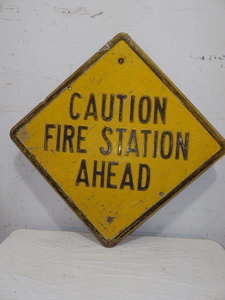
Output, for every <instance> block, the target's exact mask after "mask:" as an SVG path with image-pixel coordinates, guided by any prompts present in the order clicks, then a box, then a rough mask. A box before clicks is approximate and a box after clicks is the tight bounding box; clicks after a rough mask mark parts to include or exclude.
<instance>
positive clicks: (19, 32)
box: [0, 0, 225, 245]
mask: <svg viewBox="0 0 225 300" xmlns="http://www.w3.org/2000/svg"><path fill="white" fill-rule="evenodd" d="M0 3H1V5H0V41H1V42H0V170H1V181H0V240H3V239H4V238H5V237H6V236H7V235H8V234H9V233H10V232H12V231H14V230H15V229H18V228H38V229H53V230H76V229H77V230H86V228H85V227H84V225H83V224H82V223H81V221H79V219H78V218H77V217H76V216H75V215H74V214H73V213H72V211H70V209H69V208H68V207H67V205H66V204H65V203H64V201H63V200H61V198H60V197H59V196H58V195H57V194H56V193H55V192H54V190H53V189H52V188H51V187H50V186H49V185H48V183H47V182H46V181H45V180H44V179H43V178H42V177H41V175H40V174H39V173H38V172H37V171H36V170H35V169H34V167H33V166H32V165H31V164H30V163H29V162H28V161H27V159H26V158H25V157H24V156H23V155H22V154H21V153H20V151H19V150H18V149H17V148H16V146H15V145H14V144H13V143H12V141H11V140H10V138H9V131H10V129H11V127H12V126H13V125H15V124H16V123H17V122H18V121H19V120H20V119H21V118H22V117H24V115H25V114H26V113H28V112H29V111H30V110H31V109H32V108H33V107H34V106H36V105H37V104H38V103H39V102H41V101H42V100H43V99H44V98H45V97H46V96H47V95H48V94H49V93H50V92H51V91H52V90H53V89H55V88H56V87H57V86H58V85H59V84H60V83H61V82H62V81H63V80H64V79H66V78H67V77H68V76H69V75H70V74H71V73H72V72H73V71H75V70H76V69H77V68H78V67H79V66H80V65H81V64H83V63H84V62H85V61H86V60H87V59H88V58H90V57H91V56H92V55H93V54H94V53H95V52H96V51H97V50H98V49H99V48H100V47H102V46H103V45H104V44H105V43H106V42H107V41H108V40H110V39H111V38H112V37H113V36H114V35H116V34H117V33H119V32H121V31H123V32H127V33H128V34H129V35H130V36H131V37H132V38H133V39H134V40H135V41H136V42H137V43H138V44H139V45H140V47H141V48H142V49H143V50H144V51H145V52H146V53H147V54H148V55H149V56H150V57H151V58H152V59H153V60H154V61H155V62H156V64H158V66H159V67H160V68H161V69H162V70H163V71H164V72H165V73H166V74H167V75H168V77H169V78H170V79H171V80H172V81H173V82H174V83H175V84H176V85H177V86H178V88H179V89H181V90H182V91H183V93H184V94H185V95H186V96H187V97H188V98H189V99H190V100H191V102H192V103H193V104H194V105H195V106H196V107H197V108H198V109H199V110H200V111H201V112H202V114H203V115H204V116H205V117H206V118H207V119H208V120H209V121H210V122H211V124H212V125H213V126H214V127H215V128H216V129H217V130H218V131H219V132H220V133H221V134H222V135H223V136H225V126H224V125H225V1H222V0H221V1H219V0H211V1H209V0H207V1H206V0H204V1H203V0H202V1H196V0H192V1H181V0H172V1H162V0H160V1H159V0H154V1H150V0H149V1H147V0H146V1H145V0H138V1H136V0H130V1H128V0H124V1H122V0H114V1H112V0H110V1H108V0H107V1H106V0H97V1H96V0H95V1H94V0H69V1H59V0H58V1H56V0H55V1H48V0H42V1H28V0H27V1H16V0H14V1H12V0H9V1H1V2H0ZM224 175H225V158H222V159H221V160H220V161H219V162H217V163H216V164H215V165H214V166H213V167H211V168H210V169H209V170H208V171H207V172H206V173H204V174H203V175H202V176H201V177H200V178H199V179H197V180H196V181H195V182H194V183H192V184H191V185H190V186H189V187H188V188H186V189H185V190H184V191H183V192H182V193H180V194H179V195H178V196H177V197H175V198H174V199H173V200H172V201H171V202H170V203H169V204H167V205H166V206H165V207H164V208H162V209H161V210H160V211H159V212H158V213H157V214H155V215H154V216H153V217H151V218H150V219H149V220H148V221H147V222H146V223H145V224H144V225H142V226H141V227H140V228H139V229H138V230H137V231H136V232H135V233H137V232H138V233H147V234H153V235H166V236H182V237H200V238H209V239H213V240H216V241H218V242H220V243H222V244H223V245H225V184H224V182H225V176H224Z"/></svg>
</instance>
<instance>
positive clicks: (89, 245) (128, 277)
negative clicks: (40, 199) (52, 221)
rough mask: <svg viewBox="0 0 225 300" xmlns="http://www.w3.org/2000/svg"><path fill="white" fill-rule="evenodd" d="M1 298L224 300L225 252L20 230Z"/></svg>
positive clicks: (4, 258)
mask: <svg viewBox="0 0 225 300" xmlns="http://www.w3.org/2000/svg"><path fill="white" fill-rule="evenodd" d="M0 299H1V300H9V299H21V300H26V299H27V300H31V299H32V300H36V299H37V300H43V299H49V300H50V299H51V300H53V299H54V300H56V299H60V300H62V299H63V300H70V299H71V300H74V299H78V300H83V299H85V300H87V299H104V300H109V299H113V300H115V299H124V300H125V299H129V300H130V299H133V300H136V299H137V300H142V299H146V300H147V299H153V300H157V299H166V300H170V299H174V300H175V299H176V300H180V299H182V300H183V299H185V300H186V299H187V300H196V299H202V300H207V299H211V300H212V299H213V300H217V299H218V300H219V299H221V300H224V299H225V251H224V249H223V248H222V247H221V246H220V245H219V244H217V243H216V242H213V241H209V240H199V239H181V238H161V237H149V236H132V237H128V238H126V239H125V241H124V242H122V243H121V244H119V245H118V246H116V247H114V248H109V249H108V248H104V247H103V246H101V245H100V244H99V243H98V242H97V241H96V240H95V238H94V237H92V235H91V234H87V233H74V232H54V231H39V230H18V231H15V232H14V233H12V234H11V235H10V236H9V237H8V238H7V239H6V240H5V241H4V242H3V243H2V244H1V245H0Z"/></svg>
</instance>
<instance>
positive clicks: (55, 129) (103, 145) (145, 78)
mask: <svg viewBox="0 0 225 300" xmlns="http://www.w3.org/2000/svg"><path fill="white" fill-rule="evenodd" d="M11 137H12V139H13V140H14V142H15V143H16V144H17V146H18V147H19V148H20V150H21V151H22V152H23V153H24V154H25V155H26V157H27V158H28V159H29V160H30V161H31V162H32V163H33V164H34V165H35V166H36V167H37V169H38V170H39V171H40V173H41V174H42V175H43V176H44V177H45V178H46V179H47V181H48V182H49V183H50V184H51V185H52V187H53V188H54V189H55V190H56V191H57V192H58V193H59V194H60V195H61V196H62V197H63V198H64V200H65V201H66V202H67V204H68V205H69V206H70V208H71V209H72V210H73V211H74V212H75V213H76V214H77V215H78V217H79V218H80V219H81V220H82V221H83V222H84V223H85V224H86V225H87V226H88V227H89V229H90V230H91V231H92V232H93V234H94V235H95V236H96V237H97V238H98V239H99V241H100V242H101V243H102V244H103V245H105V246H114V245H115V244H116V243H118V242H119V241H120V240H121V239H123V238H124V237H125V236H126V235H128V234H129V233H131V232H132V231H133V230H134V229H135V228H137V227H138V226H139V225H140V224H142V223H143V222H144V221H145V220H146V219H147V218H148V217H149V216H150V215H151V214H153V213H154V212H155V211H156V210H157V209H158V208H160V207H161V206H162V205H164V204H165V203H166V202H167V201H168V200H169V199H170V198H171V197H173V196H174V195H175V194H177V193H178V192H179V191H180V190H182V189H183V188H184V187H185V186H186V185H187V184H189V183H190V182H191V181H192V180H193V179H195V178H196V177H197V176H198V175H200V174H201V173H202V172H203V171H205V169H206V168H208V167H209V166H210V165H212V164H213V163H214V162H215V161H216V160H217V159H218V158H220V157H221V156H222V155H223V154H224V140H223V138H222V137H221V136H220V135H219V134H218V132H217V131H216V130H215V129H214V128H212V126H211V125H210V124H209V123H208V122H207V120H205V119H204V117H203V116H202V115H201V114H200V113H199V112H198V111H197V110H196V108H195V107H194V106H193V105H192V104H191V103H190V102H189V101H188V100H187V98H186V97H185V96H184V95H183V94H182V93H181V92H180V91H179V90H178V89H177V88H176V87H175V86H174V84H173V83H172V82H171V81H170V80H169V79H168V78H167V77H166V75H165V74H163V72H162V71H161V70H160V69H159V68H158V67H157V66H156V65H155V64H154V63H153V62H152V60H151V59H150V58H149V57H148V56H147V55H146V54H145V53H144V52H143V51H142V50H141V49H140V48H139V47H138V46H137V44H135V42H134V41H133V40H132V39H131V38H130V37H129V36H128V35H127V34H124V33H121V34H118V35H117V36H115V37H114V38H113V39H112V40H111V41H110V42H108V43H107V44H106V45H105V46H104V47H103V48H101V49H100V50H99V51H98V52H97V53H96V54H95V55H94V56H93V57H92V58H91V59H90V60H88V61H87V62H86V63H85V64H84V65H83V66H82V67H81V68H80V69H78V70H77V71H76V72H75V73H74V74H72V75H71V76H70V77H69V78H68V79H67V80H66V81H65V82H63V83H62V84H61V85H60V86H59V87H58V88H57V89H56V90H55V91H54V92H53V93H52V94H50V95H49V96H48V97H47V98H46V100H45V101H44V102H42V103H40V104H39V105H38V106H37V107H36V108H35V109H34V110H32V111H31V112H30V113H29V114H28V115H27V116H26V117H25V118H24V119H22V120H21V121H20V122H19V123H18V124H17V125H16V126H15V127H14V128H13V129H12V131H11Z"/></svg>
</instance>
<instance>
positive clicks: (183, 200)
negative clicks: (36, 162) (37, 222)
mask: <svg viewBox="0 0 225 300" xmlns="http://www.w3.org/2000/svg"><path fill="white" fill-rule="evenodd" d="M15 168H16V170H17V172H18V174H19V175H20V177H21V178H22V180H23V181H24V182H25V183H26V185H27V186H28V188H29V189H30V190H31V191H32V193H33V194H34V196H35V198H34V199H33V201H36V199H38V201H39V202H40V203H41V205H42V206H43V207H44V209H45V210H46V212H47V213H48V215H49V217H50V218H51V219H52V220H53V222H54V223H55V224H56V226H57V228H59V229H61V230H75V229H76V228H77V227H76V224H73V225H72V226H71V227H68V226H64V225H63V224H62V219H63V218H62V214H63V213H66V205H65V204H63V203H62V205H60V204H59V202H60V199H54V193H55V198H59V196H58V195H57V193H56V192H55V191H54V190H53V189H52V188H51V187H50V186H49V185H48V183H47V182H46V181H45V179H44V178H43V177H42V176H41V175H40V174H38V171H37V170H36V169H35V167H33V165H32V164H31V163H30V162H29V161H28V160H27V159H26V158H25V157H24V156H23V155H22V154H21V153H18V155H17V156H16V159H15ZM215 180H216V172H215V170H214V168H213V167H211V168H210V169H209V170H207V171H206V172H205V173H204V174H202V175H201V176H200V177H199V178H197V179H196V180H195V181H194V182H192V183H191V184H190V185H189V186H188V187H187V188H186V189H185V190H183V191H182V192H181V194H179V196H177V197H175V198H174V200H172V201H171V202H169V203H168V204H166V207H164V208H162V209H161V210H160V211H159V212H157V213H156V215H157V216H156V218H157V226H160V227H158V228H160V229H159V230H156V229H157V227H156V228H152V225H151V224H146V223H145V225H143V227H144V228H143V227H142V228H143V229H144V230H142V234H143V233H144V234H150V233H152V232H157V231H160V232H161V233H162V232H164V231H166V228H167V227H168V226H169V225H170V224H171V223H172V222H173V221H174V220H175V219H176V218H177V217H178V216H179V215H181V214H183V212H184V211H185V210H186V209H187V208H188V207H189V206H191V205H192V204H193V203H194V202H195V201H198V199H199V198H200V197H201V196H202V195H203V194H204V193H206V192H207V190H208V189H209V188H210V186H212V185H213V183H214V182H215ZM56 201H57V202H56ZM31 205H32V204H31ZM53 208H55V210H56V211H55V214H54V215H53V214H52V213H51V212H52V209H53ZM62 209H63V211H62ZM57 210H58V211H57ZM68 210H70V208H69V207H68ZM74 218H76V216H75V215H74ZM153 218H155V216H153ZM75 221H77V220H76V219H75ZM151 221H152V219H151ZM151 221H150V222H151ZM80 222H81V221H79V223H80ZM81 224H82V223H80V224H79V229H78V228H77V230H80V229H81V228H84V227H82V225H81ZM153 224H154V222H153ZM85 229H86V228H85ZM85 231H86V230H85ZM139 233H140V232H139ZM159 235H160V234H159Z"/></svg>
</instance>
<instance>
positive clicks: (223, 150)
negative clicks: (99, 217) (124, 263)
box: [10, 33, 225, 247]
mask: <svg viewBox="0 0 225 300" xmlns="http://www.w3.org/2000/svg"><path fill="white" fill-rule="evenodd" d="M121 40H124V41H125V42H126V43H127V44H128V45H129V46H130V47H131V48H132V50H133V51H134V52H135V53H136V54H137V55H138V56H139V57H140V58H141V59H142V60H143V61H144V62H145V63H146V65H148V67H149V68H150V69H151V70H152V71H153V72H154V73H155V74H156V75H157V76H158V77H159V78H160V80H161V81H163V83H164V84H165V85H166V86H167V87H168V88H169V90H170V91H171V92H172V93H173V94H174V95H175V96H176V97H177V99H178V100H179V101H180V102H181V103H182V104H183V105H184V106H185V107H186V108H187V109H188V110H189V111H190V112H191V113H192V114H193V115H194V116H195V118H196V119H197V120H198V121H199V122H200V123H201V125H202V126H203V127H204V128H205V129H206V130H207V131H208V133H209V134H210V135H211V136H212V137H213V138H214V139H215V140H216V141H217V143H218V144H219V145H220V150H219V151H218V152H217V153H215V154H214V155H213V156H212V157H211V158H210V159H209V160H207V161H206V162H205V163H204V164H202V165H201V166H200V167H199V168H197V169H196V170H195V171H194V172H193V173H192V174H191V175H189V176H188V177H187V178H186V179H185V180H184V181H182V182H181V183H180V184H178V185H177V186H176V187H175V188H174V189H173V190H172V191H170V192H169V193H168V194H166V195H165V196H163V197H162V198H161V199H160V200H159V201H158V202H157V203H156V204H155V205H153V206H152V207H151V208H149V210H147V211H146V212H145V213H144V214H142V215H141V216H140V217H139V218H138V219H136V220H135V221H134V222H133V223H132V224H131V225H129V226H128V227H126V228H125V229H123V230H122V231H121V232H120V233H119V234H118V235H117V236H115V237H114V238H113V239H110V240H106V239H105V238H104V237H103V236H102V235H101V234H100V232H99V231H98V230H97V229H96V228H95V227H94V226H93V225H92V223H91V222H90V221H89V220H88V219H87V218H86V216H85V215H84V214H83V213H82V211H80V210H79V208H78V207H77V206H76V205H75V204H74V202H73V201H72V200H71V199H70V198H69V197H68V195H67V194H66V193H65V192H64V191H63V190H62V189H61V187H60V186H59V185H58V184H57V182H55V181H54V180H53V178H52V177H51V176H50V175H49V174H48V172H46V170H45V169H44V168H43V167H42V166H41V164H40V163H39V162H38V161H37V160H36V158H35V156H34V155H32V154H31V153H30V152H29V150H28V149H26V148H25V146H24V145H23V144H22V143H21V142H20V141H19V139H18V138H17V137H16V133H17V132H18V131H19V130H20V128H21V127H23V126H24V125H25V124H27V123H29V121H30V120H31V119H32V118H33V117H34V116H35V115H37V114H38V113H39V112H40V111H41V110H42V109H44V108H45V107H46V106H47V105H48V104H49V103H51V101H53V100H54V99H55V98H56V97H57V96H58V94H59V93H61V92H62V91H63V90H64V89H65V88H67V87H68V86H69V85H70V84H71V83H72V82H73V81H75V80H76V79H77V78H78V77H79V76H81V75H82V74H83V73H84V72H85V71H86V70H87V69H89V68H90V67H91V66H92V65H93V64H94V63H95V62H96V61H97V60H98V59H99V58H101V57H102V56H103V55H104V54H105V53H106V52H107V51H109V50H110V49H111V48H112V47H113V46H114V45H116V44H117V43H118V42H119V41H121ZM10 136H11V139H12V140H13V141H14V143H15V144H16V145H17V146H18V148H19V149H20V150H21V151H22V153H23V154H24V155H25V156H26V157H27V158H28V159H29V161H30V162H31V163H32V164H33V165H34V166H35V167H36V168H37V169H38V171H39V172H40V173H41V175H42V176H43V177H44V178H45V179H46V180H47V181H48V183H49V184H50V185H51V186H52V187H53V188H54V190H55V191H56V192H57V193H58V194H59V195H60V196H61V197H62V198H63V200H64V201H65V202H66V203H67V204H68V205H69V207H70V208H71V209H72V210H73V211H74V212H75V213H76V215H77V216H78V217H79V218H80V219H81V221H83V223H84V224H85V225H86V226H87V227H88V228H89V230H90V231H91V232H92V233H93V234H94V235H95V237H96V238H97V239H98V240H99V241H100V243H101V244H102V245H103V246H105V247H113V246H115V245H116V244H117V243H119V242H120V241H121V240H122V239H124V238H125V237H126V236H127V235H129V234H130V233H131V232H133V231H134V230H135V229H136V228H137V227H139V226H140V225H141V224H142V223H143V222H144V221H145V220H147V219H148V218H149V217H150V216H151V215H152V214H153V213H155V212H156V211H157V210H158V209H159V208H160V207H162V206H163V205H165V204H166V203H167V202H168V201H169V200H171V199H172V198H173V197H174V196H175V195H176V194H177V193H179V192H180V191H181V190H182V189H184V188H185V187H186V186H187V185H188V184H190V183H191V182H192V181H193V180H194V179H195V178H197V177H198V176H199V175H200V174H202V173H203V172H204V171H206V169H207V168H209V167H210V166H211V165H212V164H213V163H215V162H216V161H217V160H218V159H219V158H220V157H221V156H222V155H224V154H225V141H224V139H223V137H222V136H221V135H220V134H219V133H218V132H217V131H216V130H215V129H214V128H213V126H212V125H211V124H210V123H209V122H208V121H207V120H206V119H205V118H204V117H203V116H202V114H201V113H200V112H199V111H198V110H197V109H196V108H195V106H194V105H193V104H192V103H191V102H190V101H189V100H188V99H187V98H186V97H185V96H184V95H183V93H182V92H181V91H180V90H179V89H178V88H177V87H176V86H175V85H174V84H173V83H172V81H171V80H170V79H169V78H168V77H167V76H166V75H165V74H164V73H163V72H162V71H161V70H160V68H159V67H158V66H156V64H155V63H154V62H153V61H152V60H151V59H150V58H149V57H148V56H147V55H146V53H145V52H144V51H143V50H142V49H141V48H140V47H139V46H138V45H137V44H136V43H135V42H134V41H133V40H132V39H131V38H130V37H129V35H127V34H126V33H119V34H117V35H116V36H115V37H114V38H113V39H112V40H111V41H109V42H108V43H107V44H106V45H105V46H103V47H102V48H101V49H100V50H99V51H98V52H97V53H96V54H95V55H93V56H92V57H91V58H90V59H89V60H88V61H87V62H86V63H84V64H83V65H82V66H81V67H80V68H79V69H78V70H77V71H75V72H74V73H73V74H72V75H71V76H69V77H68V78H67V79H66V80H65V81H64V82H63V83H62V84H61V85H60V86H59V87H58V88H56V89H55V90H54V91H53V92H52V93H51V94H50V95H49V96H48V97H47V98H46V99H45V100H44V101H43V102H41V103H40V104H39V105H37V106H36V107H35V108H34V109H33V110H32V111H31V112H30V113H29V114H27V115H26V116H25V117H24V118H23V119H22V120H21V121H20V122H18V123H17V124H16V125H15V126H14V127H13V128H12V130H11V132H10Z"/></svg>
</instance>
